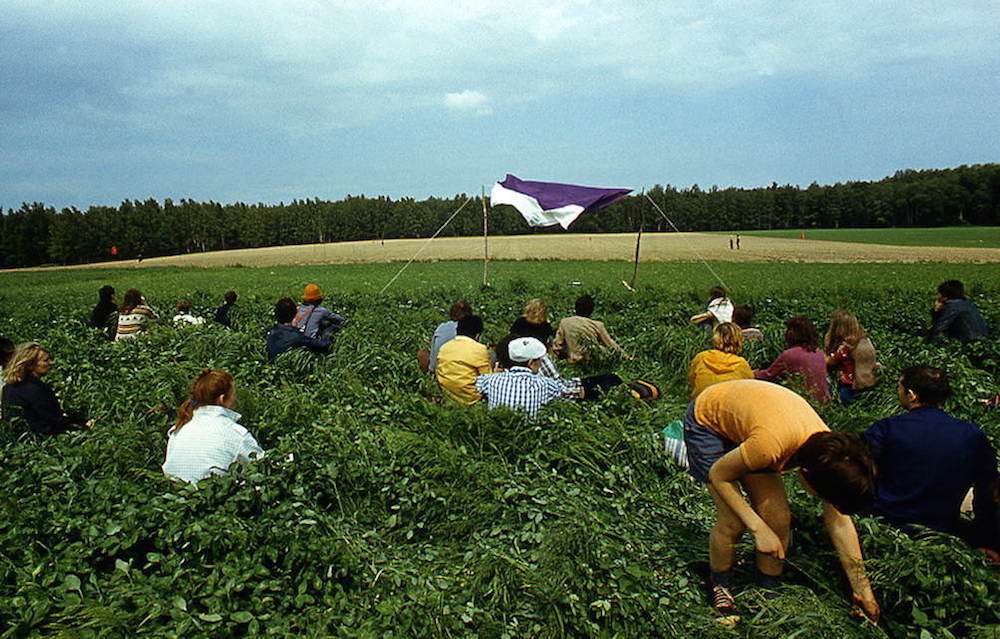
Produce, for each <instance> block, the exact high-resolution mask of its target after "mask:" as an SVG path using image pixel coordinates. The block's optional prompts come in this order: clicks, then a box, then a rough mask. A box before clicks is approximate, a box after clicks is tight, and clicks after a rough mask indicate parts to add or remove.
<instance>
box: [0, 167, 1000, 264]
mask: <svg viewBox="0 0 1000 639" xmlns="http://www.w3.org/2000/svg"><path fill="white" fill-rule="evenodd" d="M608 186H612V185H608ZM647 193H648V195H649V198H650V199H652V200H653V201H654V202H656V204H657V206H659V207H660V208H661V209H662V210H663V211H664V212H665V214H666V216H668V217H669V219H670V221H672V222H673V224H674V225H676V228H677V229H679V230H681V231H725V230H754V229H786V228H794V229H798V228H803V229H804V228H840V227H845V228H864V227H914V226H919V227H934V226H958V225H983V226H995V225H1000V164H977V165H972V166H965V165H963V166H959V167H956V168H951V169H933V170H919V171H918V170H902V171H897V172H896V173H895V174H894V175H892V176H891V177H887V178H885V179H882V180H879V181H871V182H864V181H857V182H846V183H837V184H833V185H826V186H822V185H819V184H817V183H815V182H814V183H812V184H810V185H809V186H808V187H806V188H802V187H800V186H794V185H789V184H786V185H784V186H779V185H778V184H777V183H772V184H771V186H769V187H762V188H753V189H747V188H736V187H730V188H725V189H720V188H718V187H717V186H713V187H711V188H710V189H708V190H704V189H702V188H701V187H699V186H698V185H697V184H694V185H692V186H690V187H688V188H678V187H676V186H673V185H671V184H667V185H666V186H661V185H656V186H654V187H652V188H651V189H648V190H647ZM463 204H464V205H465V208H464V209H463V211H462V213H461V214H460V215H458V216H456V218H455V219H454V221H453V222H452V223H451V224H449V225H448V226H447V228H445V229H444V231H443V232H442V235H443V236H468V235H477V234H481V233H482V232H483V229H482V222H483V220H482V214H481V210H482V202H481V200H480V197H479V196H478V195H477V194H473V195H471V196H470V195H467V194H458V195H455V196H454V197H451V198H437V197H430V198H428V199H426V200H422V201H418V200H414V199H413V198H409V197H404V198H401V199H395V200H394V199H391V198H389V197H385V196H378V197H366V196H364V195H356V196H355V195H349V196H347V197H346V198H344V199H342V200H337V201H327V200H320V199H302V200H293V201H292V202H290V203H287V204H286V203H278V204H263V203H257V204H246V203H244V202H235V203H230V204H221V203H219V202H213V201H209V202H198V201H195V200H190V199H181V200H179V201H174V200H172V199H166V200H164V201H163V202H162V203H161V202H159V201H157V200H155V199H147V200H126V201H124V202H122V203H121V204H120V205H119V206H118V207H117V208H116V207H111V206H99V205H94V206H91V207H89V208H88V209H87V210H85V211H81V210H79V209H77V208H75V207H68V208H64V209H62V210H61V211H56V210H55V209H54V208H53V207H50V206H46V205H45V204H44V203H41V202H34V203H30V204H29V203H24V204H23V205H22V206H21V207H20V208H19V209H8V210H3V209H2V208H0V267H5V268H11V267H21V266H38V265H43V264H77V263H84V262H98V261H107V260H113V259H135V258H137V257H139V256H144V257H154V256H159V255H174V254H179V253H191V252H195V251H214V250H225V249H236V248H257V247H262V246H282V245H292V244H311V243H322V242H343V241H351V240H369V239H395V238H416V237H429V236H431V235H432V234H433V233H434V232H435V231H436V230H437V229H438V228H439V227H440V226H441V225H442V224H444V222H445V221H446V220H447V219H448V218H449V217H450V216H451V215H452V213H454V212H455V211H456V210H457V209H458V208H459V207H461V206H462V205H463ZM640 226H642V227H643V228H644V229H645V230H647V231H671V230H674V229H673V227H672V226H671V224H670V223H669V222H668V221H667V220H666V219H665V218H664V217H663V216H662V215H660V213H659V212H658V211H657V210H656V209H655V208H654V207H653V206H652V205H651V204H650V202H649V200H648V199H647V198H646V197H645V195H644V194H641V193H635V194H633V195H631V196H630V197H627V198H625V199H624V200H622V201H621V202H619V203H617V204H615V205H614V206H612V207H610V208H608V209H605V210H603V211H601V212H600V214H597V215H586V216H583V217H581V218H580V219H579V220H578V221H577V222H576V223H575V224H574V225H573V228H572V230H573V231H574V232H578V233H621V232H631V231H636V230H638V229H639V228H640ZM489 232H490V234H492V235H515V234H524V233H549V232H561V228H559V227H555V228H554V229H533V228H531V227H528V226H527V225H526V224H525V223H524V220H523V219H522V218H521V216H520V215H519V214H518V213H517V212H516V211H515V210H514V209H513V208H512V207H509V206H501V207H498V208H496V209H495V210H492V211H491V213H490V216H489ZM112 247H114V253H113V250H112Z"/></svg>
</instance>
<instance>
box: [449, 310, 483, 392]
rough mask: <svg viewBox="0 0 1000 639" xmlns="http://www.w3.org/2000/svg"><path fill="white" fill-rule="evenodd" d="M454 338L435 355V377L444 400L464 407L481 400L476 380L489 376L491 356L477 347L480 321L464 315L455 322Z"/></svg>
mask: <svg viewBox="0 0 1000 639" xmlns="http://www.w3.org/2000/svg"><path fill="white" fill-rule="evenodd" d="M456 332H457V335H455V338H454V339H451V340H448V341H447V342H445V343H444V344H443V345H442V346H441V349H440V350H439V351H438V356H437V368H436V370H435V375H436V378H437V382H438V384H439V385H440V386H441V389H442V390H443V391H444V394H445V396H446V397H448V398H450V399H452V400H454V401H456V402H458V403H459V404H464V405H466V406H468V405H471V404H475V403H476V402H478V401H479V400H480V399H482V395H480V393H479V391H478V390H476V378H477V377H479V376H480V375H485V374H486V373H489V372H490V354H489V351H488V350H487V348H486V346H485V345H483V344H480V343H479V337H480V336H481V335H482V333H483V318H481V317H479V316H478V315H467V316H465V317H463V318H462V319H460V320H458V327H457V328H456Z"/></svg>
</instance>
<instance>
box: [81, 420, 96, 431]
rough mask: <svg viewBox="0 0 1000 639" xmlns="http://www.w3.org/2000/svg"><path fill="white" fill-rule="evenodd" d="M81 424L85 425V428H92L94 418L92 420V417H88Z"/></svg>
mask: <svg viewBox="0 0 1000 639" xmlns="http://www.w3.org/2000/svg"><path fill="white" fill-rule="evenodd" d="M83 426H84V427H85V428H86V429H87V430H90V429H91V428H93V427H94V420H92V419H88V420H87V421H85V422H83Z"/></svg>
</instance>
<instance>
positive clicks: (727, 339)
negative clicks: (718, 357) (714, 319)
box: [712, 322, 743, 355]
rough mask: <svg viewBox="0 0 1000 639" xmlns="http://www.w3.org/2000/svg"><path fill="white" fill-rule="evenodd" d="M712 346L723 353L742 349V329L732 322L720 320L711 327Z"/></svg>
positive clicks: (734, 352)
mask: <svg viewBox="0 0 1000 639" xmlns="http://www.w3.org/2000/svg"><path fill="white" fill-rule="evenodd" d="M712 346H714V347H715V348H717V349H719V350H720V351H722V352H724V353H733V354H734V355H735V354H736V353H739V352H740V351H742V350H743V329H741V328H740V327H739V326H737V325H736V324H733V323H732V322H720V323H719V324H718V325H716V327H715V328H713V329H712Z"/></svg>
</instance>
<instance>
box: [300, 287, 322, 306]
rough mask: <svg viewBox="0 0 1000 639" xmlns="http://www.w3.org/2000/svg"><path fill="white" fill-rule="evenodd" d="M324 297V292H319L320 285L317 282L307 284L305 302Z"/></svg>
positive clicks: (303, 294) (304, 295)
mask: <svg viewBox="0 0 1000 639" xmlns="http://www.w3.org/2000/svg"><path fill="white" fill-rule="evenodd" d="M321 299H323V294H322V293H320V292H319V287H318V286H316V285H315V284H306V290H305V292H304V293H302V301H303V302H314V301H316V300H321Z"/></svg>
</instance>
